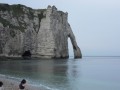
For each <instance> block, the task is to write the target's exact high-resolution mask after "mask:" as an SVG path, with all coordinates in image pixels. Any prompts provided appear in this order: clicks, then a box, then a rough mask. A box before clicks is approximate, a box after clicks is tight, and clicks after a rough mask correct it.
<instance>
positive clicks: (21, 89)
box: [19, 79, 26, 90]
mask: <svg viewBox="0 0 120 90" xmlns="http://www.w3.org/2000/svg"><path fill="white" fill-rule="evenodd" d="M25 84H26V80H25V79H23V80H22V81H21V83H20V84H19V90H25Z"/></svg>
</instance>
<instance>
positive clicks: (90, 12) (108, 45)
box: [0, 0, 120, 56]
mask: <svg viewBox="0 0 120 90" xmlns="http://www.w3.org/2000/svg"><path fill="white" fill-rule="evenodd" d="M0 3H8V4H24V5H26V6H29V7H32V8H37V9H38V8H40V9H41V8H47V6H48V5H51V6H52V5H55V6H56V7H57V8H58V10H61V11H64V12H68V22H69V23H70V25H71V28H72V30H73V33H74V35H75V37H76V40H77V43H78V46H79V47H80V48H81V51H82V54H83V56H120V0H0ZM69 48H70V50H69V51H70V55H73V53H72V49H71V45H69Z"/></svg>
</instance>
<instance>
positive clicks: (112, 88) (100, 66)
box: [0, 57, 120, 90]
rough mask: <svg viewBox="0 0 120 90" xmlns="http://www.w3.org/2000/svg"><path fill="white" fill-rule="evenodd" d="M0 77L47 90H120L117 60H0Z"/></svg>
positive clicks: (106, 58)
mask: <svg viewBox="0 0 120 90" xmlns="http://www.w3.org/2000/svg"><path fill="white" fill-rule="evenodd" d="M0 74H2V75H6V76H8V77H9V78H10V77H11V78H15V79H23V78H24V79H26V80H27V81H28V82H29V83H30V84H31V85H35V86H38V87H44V88H46V89H47V90H120V57H83V58H82V59H73V58H70V59H58V60H12V61H10V60H6V61H1V60H0Z"/></svg>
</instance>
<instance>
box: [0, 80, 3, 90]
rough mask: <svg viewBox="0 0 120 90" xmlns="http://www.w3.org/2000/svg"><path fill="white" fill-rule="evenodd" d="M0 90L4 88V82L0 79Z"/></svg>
mask: <svg viewBox="0 0 120 90" xmlns="http://www.w3.org/2000/svg"><path fill="white" fill-rule="evenodd" d="M0 90H3V82H2V81H0Z"/></svg>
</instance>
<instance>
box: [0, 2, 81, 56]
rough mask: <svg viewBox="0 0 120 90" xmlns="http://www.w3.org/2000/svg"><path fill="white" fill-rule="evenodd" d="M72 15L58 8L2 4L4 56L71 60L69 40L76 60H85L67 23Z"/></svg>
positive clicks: (0, 29) (0, 28)
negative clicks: (27, 54)
mask: <svg viewBox="0 0 120 90" xmlns="http://www.w3.org/2000/svg"><path fill="white" fill-rule="evenodd" d="M67 17H68V13H67V12H66V13H64V12H62V11H58V10H57V8H56V7H55V6H52V7H51V6H48V7H47V9H32V8H30V7H26V6H24V5H20V4H18V5H8V4H0V56H1V57H2V56H5V57H21V56H22V55H23V53H25V52H26V51H29V52H30V53H31V57H37V58H68V57H69V53H68V38H70V39H71V42H72V45H73V49H74V57H75V58H81V57H82V54H81V51H80V48H79V47H78V45H77V43H76V40H75V36H74V34H73V32H72V30H71V27H70V25H69V23H68V20H67Z"/></svg>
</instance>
